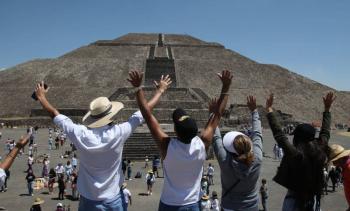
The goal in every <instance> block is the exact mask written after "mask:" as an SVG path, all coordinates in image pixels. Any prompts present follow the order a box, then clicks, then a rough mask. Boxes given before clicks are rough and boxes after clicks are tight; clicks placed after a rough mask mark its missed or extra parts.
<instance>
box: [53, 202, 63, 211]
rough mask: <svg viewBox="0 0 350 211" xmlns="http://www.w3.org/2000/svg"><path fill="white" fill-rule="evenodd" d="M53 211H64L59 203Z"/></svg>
mask: <svg viewBox="0 0 350 211" xmlns="http://www.w3.org/2000/svg"><path fill="white" fill-rule="evenodd" d="M55 211H65V209H64V208H63V204H62V203H60V202H59V203H57V205H56V210H55Z"/></svg>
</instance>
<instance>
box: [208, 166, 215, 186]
mask: <svg viewBox="0 0 350 211" xmlns="http://www.w3.org/2000/svg"><path fill="white" fill-rule="evenodd" d="M207 175H208V184H209V185H214V166H213V165H212V164H211V163H209V166H208V170H207Z"/></svg>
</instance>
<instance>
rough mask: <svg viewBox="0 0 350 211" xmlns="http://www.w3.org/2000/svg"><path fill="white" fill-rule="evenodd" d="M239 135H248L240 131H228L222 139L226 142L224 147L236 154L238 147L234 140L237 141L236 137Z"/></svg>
mask: <svg viewBox="0 0 350 211" xmlns="http://www.w3.org/2000/svg"><path fill="white" fill-rule="evenodd" d="M237 136H246V135H245V134H243V133H241V132H238V131H231V132H228V133H226V134H225V136H224V138H223V140H222V143H223V144H224V148H225V149H226V150H227V151H229V152H232V153H234V154H238V153H237V151H236V149H235V148H234V146H233V142H234V141H235V138H236V137H237Z"/></svg>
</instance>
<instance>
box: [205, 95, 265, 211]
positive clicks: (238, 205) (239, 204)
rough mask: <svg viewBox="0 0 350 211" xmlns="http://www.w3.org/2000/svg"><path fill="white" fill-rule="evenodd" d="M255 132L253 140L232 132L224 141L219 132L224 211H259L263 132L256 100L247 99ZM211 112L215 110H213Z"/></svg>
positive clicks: (217, 147)
mask: <svg viewBox="0 0 350 211" xmlns="http://www.w3.org/2000/svg"><path fill="white" fill-rule="evenodd" d="M247 106H248V108H249V111H250V116H251V122H252V131H251V135H250V137H248V136H247V135H245V134H243V133H241V132H238V131H230V132H228V133H226V134H225V136H224V138H222V137H221V132H220V130H219V128H216V131H215V134H214V139H213V148H214V152H215V155H216V157H217V159H218V162H219V166H220V171H221V189H222V197H221V207H222V208H223V209H224V210H245V211H257V210H258V209H259V195H258V190H257V188H256V187H257V182H258V179H259V175H260V170H261V166H262V151H263V148H262V130H261V121H260V117H259V113H258V110H257V106H256V99H255V97H254V96H248V97H247ZM209 111H211V110H209Z"/></svg>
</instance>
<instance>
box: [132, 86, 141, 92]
mask: <svg viewBox="0 0 350 211" xmlns="http://www.w3.org/2000/svg"><path fill="white" fill-rule="evenodd" d="M142 88H143V86H139V87H135V88H134V90H133V91H134V92H135V93H136V92H138V91H140V90H141V89H142Z"/></svg>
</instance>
